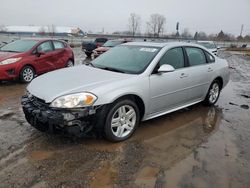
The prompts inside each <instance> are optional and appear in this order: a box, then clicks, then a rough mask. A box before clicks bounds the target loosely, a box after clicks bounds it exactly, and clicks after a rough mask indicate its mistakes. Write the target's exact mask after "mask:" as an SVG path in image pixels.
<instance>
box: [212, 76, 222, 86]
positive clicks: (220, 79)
mask: <svg viewBox="0 0 250 188" xmlns="http://www.w3.org/2000/svg"><path fill="white" fill-rule="evenodd" d="M216 80H217V81H218V82H219V83H220V89H222V88H223V84H224V83H223V78H222V77H221V76H217V77H216V78H215V79H214V80H213V82H214V81H216Z"/></svg>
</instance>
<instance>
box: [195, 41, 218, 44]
mask: <svg viewBox="0 0 250 188" xmlns="http://www.w3.org/2000/svg"><path fill="white" fill-rule="evenodd" d="M197 43H210V44H213V43H214V42H213V41H209V40H199V41H197Z"/></svg>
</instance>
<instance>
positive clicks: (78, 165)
mask: <svg viewBox="0 0 250 188" xmlns="http://www.w3.org/2000/svg"><path fill="white" fill-rule="evenodd" d="M74 51H75V56H76V64H77V65H80V64H82V62H83V61H84V62H86V60H84V59H85V55H84V54H83V53H82V52H81V50H80V49H79V48H77V49H74ZM220 56H221V57H223V58H225V59H227V60H228V62H229V63H230V66H231V69H230V70H231V81H230V83H229V84H228V86H227V87H226V88H225V89H224V90H223V92H222V93H221V96H220V99H219V101H218V103H217V105H216V106H215V107H210V108H208V107H204V106H202V105H195V106H192V107H190V108H186V109H184V110H180V111H178V112H174V113H171V114H169V115H166V116H163V117H160V118H156V119H154V120H149V121H147V122H144V123H141V126H140V127H139V128H138V130H137V131H136V133H135V135H134V136H133V137H132V138H131V139H129V140H127V141H125V142H122V143H116V144H113V143H109V142H107V141H105V140H103V139H96V138H82V139H78V140H72V139H69V138H65V137H61V136H54V135H47V134H44V133H40V132H38V131H37V130H35V129H33V128H32V127H31V126H30V125H28V123H27V122H26V121H25V119H24V116H23V113H22V110H21V106H20V97H21V95H22V94H23V93H24V91H25V87H26V85H23V84H19V83H17V82H6V83H2V84H0V187H1V188H6V187H35V188H38V187H129V188H132V187H160V188H161V187H241V188H243V187H250V178H249V177H250V148H249V145H250V110H249V105H250V59H249V58H246V57H244V56H242V55H233V54H231V53H227V52H221V53H220Z"/></svg>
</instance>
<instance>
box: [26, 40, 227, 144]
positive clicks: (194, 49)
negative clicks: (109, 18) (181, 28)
mask: <svg viewBox="0 0 250 188" xmlns="http://www.w3.org/2000/svg"><path fill="white" fill-rule="evenodd" d="M228 81H229V69H228V63H227V62H226V61H225V60H223V59H220V58H218V57H216V56H214V55H213V54H211V53H210V52H209V51H207V49H206V48H204V47H202V46H200V45H196V44H190V43H179V42H171V43H148V42H132V43H126V44H123V45H119V46H117V47H115V48H113V49H111V50H109V51H108V52H107V53H105V54H103V55H101V56H100V57H98V58H97V59H95V60H94V61H93V62H91V63H89V64H88V65H81V66H77V67H72V68H67V69H62V70H57V71H54V72H51V73H47V74H45V75H42V76H39V77H37V78H36V79H34V80H33V81H32V82H31V83H30V84H29V85H28V87H27V95H25V96H23V98H22V106H23V110H24V113H25V116H26V119H27V121H28V122H29V123H30V124H31V125H32V126H34V127H36V128H37V129H39V130H41V131H49V132H64V133H65V132H67V133H69V134H71V135H74V136H82V135H85V134H87V133H89V132H91V131H95V132H97V133H98V134H100V135H104V136H105V137H106V138H107V139H109V140H111V141H123V140H125V139H127V138H129V137H130V136H131V135H132V134H133V133H134V131H135V130H136V127H137V126H138V124H139V122H140V121H145V120H149V119H152V118H155V117H158V116H161V115H165V114H167V113H170V112H173V111H176V110H179V109H182V108H185V107H187V106H190V105H194V104H196V103H200V102H203V103H204V104H206V105H213V104H215V103H216V102H217V100H218V98H219V95H220V92H221V90H222V89H223V87H225V86H226V85H227V83H228Z"/></svg>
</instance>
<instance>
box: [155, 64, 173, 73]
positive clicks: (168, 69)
mask: <svg viewBox="0 0 250 188" xmlns="http://www.w3.org/2000/svg"><path fill="white" fill-rule="evenodd" d="M173 71H175V68H174V67H173V66H172V65H169V64H164V65H161V66H160V68H159V69H158V73H165V72H173Z"/></svg>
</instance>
